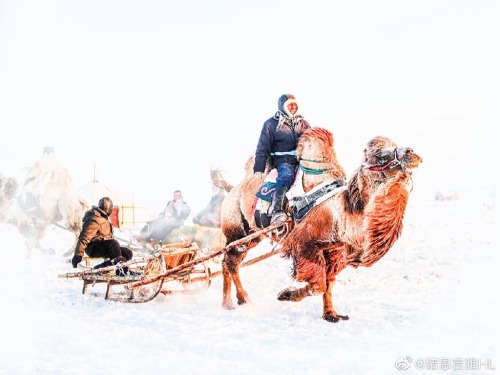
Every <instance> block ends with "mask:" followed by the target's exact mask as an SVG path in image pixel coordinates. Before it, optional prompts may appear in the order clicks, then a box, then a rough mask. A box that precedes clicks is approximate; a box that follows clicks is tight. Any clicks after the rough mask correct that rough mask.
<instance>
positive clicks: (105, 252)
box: [71, 197, 134, 276]
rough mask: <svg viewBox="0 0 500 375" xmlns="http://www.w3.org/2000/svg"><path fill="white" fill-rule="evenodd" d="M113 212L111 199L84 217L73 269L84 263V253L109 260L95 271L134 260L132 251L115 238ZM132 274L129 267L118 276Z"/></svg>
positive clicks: (118, 273) (119, 272) (123, 268)
mask: <svg viewBox="0 0 500 375" xmlns="http://www.w3.org/2000/svg"><path fill="white" fill-rule="evenodd" d="M112 212H113V201H112V200H111V199H110V198H109V197H103V198H101V199H100V200H99V203H98V205H97V207H95V206H93V207H92V208H91V209H90V210H88V211H87V212H86V213H85V215H84V216H83V227H82V230H81V232H80V235H79V236H78V242H77V243H76V247H75V254H74V256H73V259H72V260H71V263H72V265H73V268H76V267H77V266H78V263H80V262H81V261H82V257H83V255H84V253H86V254H87V255H88V256H89V257H91V258H109V260H107V261H105V262H103V263H101V264H98V265H96V266H95V267H94V269H98V268H103V267H108V266H112V265H116V264H118V263H121V262H125V261H128V260H130V259H132V257H133V255H134V254H133V252H132V250H130V249H128V248H126V247H123V246H120V243H119V242H118V241H117V240H115V239H114V238H113V225H112V223H111V220H110V216H111V214H112ZM131 273H132V272H131V271H129V270H128V269H127V267H122V268H118V269H117V275H119V276H125V275H127V274H131Z"/></svg>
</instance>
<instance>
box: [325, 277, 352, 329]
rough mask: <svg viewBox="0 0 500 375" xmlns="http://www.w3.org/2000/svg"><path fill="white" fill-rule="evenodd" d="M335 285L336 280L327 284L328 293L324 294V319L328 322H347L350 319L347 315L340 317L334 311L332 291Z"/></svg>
mask: <svg viewBox="0 0 500 375" xmlns="http://www.w3.org/2000/svg"><path fill="white" fill-rule="evenodd" d="M334 285H335V280H332V281H328V282H327V288H326V292H325V293H323V319H325V320H326V321H328V322H333V323H336V322H338V321H339V320H347V319H349V317H348V316H347V315H339V314H337V312H336V311H335V310H334V309H333V300H332V291H333V286H334Z"/></svg>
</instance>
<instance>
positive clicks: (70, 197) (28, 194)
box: [4, 154, 90, 258]
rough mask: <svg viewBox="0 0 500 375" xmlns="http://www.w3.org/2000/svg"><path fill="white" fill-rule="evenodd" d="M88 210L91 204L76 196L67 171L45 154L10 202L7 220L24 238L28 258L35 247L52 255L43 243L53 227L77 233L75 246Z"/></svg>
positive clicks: (27, 175) (52, 156)
mask: <svg viewBox="0 0 500 375" xmlns="http://www.w3.org/2000/svg"><path fill="white" fill-rule="evenodd" d="M89 208H90V206H89V204H88V203H87V202H86V201H85V200H84V199H82V198H80V197H78V196H77V194H76V190H75V189H74V187H73V180H72V177H71V175H70V173H69V171H68V170H67V168H66V167H64V166H62V165H61V164H60V162H59V161H58V160H57V158H56V156H55V155H54V154H44V155H43V156H42V157H41V158H40V159H39V160H38V161H36V162H35V164H34V165H33V166H32V167H31V168H30V169H29V170H28V172H27V174H26V178H25V180H24V182H23V183H22V184H20V185H19V188H18V190H17V194H16V195H15V196H14V197H12V198H11V199H10V203H9V204H8V208H7V209H5V211H4V217H5V219H6V220H7V221H8V222H9V223H10V224H12V225H14V226H16V227H17V228H18V231H19V233H20V234H21V235H22V236H23V237H24V238H25V243H26V249H27V257H28V258H29V257H31V253H32V250H33V249H34V248H38V249H39V250H40V251H42V252H44V253H53V250H50V249H44V248H43V247H42V246H41V244H40V240H41V239H42V238H44V236H45V234H46V230H47V229H48V228H49V226H51V225H56V226H58V227H61V228H64V229H66V230H69V231H71V232H72V233H74V234H75V243H76V240H77V235H78V233H79V232H80V230H81V225H82V217H83V214H84V213H85V211H86V210H88V209H89ZM72 246H74V244H73V245H72Z"/></svg>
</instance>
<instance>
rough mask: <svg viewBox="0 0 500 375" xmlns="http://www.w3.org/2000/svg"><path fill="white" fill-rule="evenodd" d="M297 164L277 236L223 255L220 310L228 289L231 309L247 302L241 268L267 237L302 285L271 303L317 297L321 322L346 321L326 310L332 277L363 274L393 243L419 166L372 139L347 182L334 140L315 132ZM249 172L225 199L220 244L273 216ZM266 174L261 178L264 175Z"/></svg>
mask: <svg viewBox="0 0 500 375" xmlns="http://www.w3.org/2000/svg"><path fill="white" fill-rule="evenodd" d="M297 159H298V161H299V169H298V173H297V176H296V178H295V183H294V185H293V186H292V188H291V189H290V191H289V192H288V193H287V197H288V202H287V205H286V210H287V213H288V216H289V218H288V220H287V221H286V222H285V223H284V226H283V227H281V230H280V231H276V230H273V231H269V232H267V233H266V234H263V235H262V236H259V237H257V238H252V239H251V240H250V241H248V242H246V244H245V245H242V246H238V247H235V248H233V249H231V250H229V251H228V252H226V253H225V254H224V258H223V261H222V275H223V292H222V293H223V296H222V305H223V307H224V308H226V309H234V305H233V301H232V297H231V287H232V283H234V285H235V287H236V298H237V302H238V304H245V303H247V302H248V301H249V296H248V293H247V292H246V290H245V289H244V287H243V285H242V282H241V279H240V275H239V269H240V265H241V263H242V261H243V260H244V259H245V257H246V255H247V253H248V251H249V250H250V249H252V248H253V247H255V246H256V245H257V244H258V243H259V242H260V241H261V240H262V239H264V238H266V237H269V238H271V239H272V240H273V241H275V242H279V243H280V245H281V248H280V253H281V254H282V256H283V257H284V258H288V259H292V264H293V271H292V277H293V278H294V279H295V280H296V281H299V282H306V283H307V285H306V286H304V287H302V288H298V289H294V288H286V289H285V290H283V291H282V292H280V293H279V294H278V299H279V300H282V301H300V300H302V299H303V298H304V297H307V296H314V295H322V297H323V319H325V320H327V321H329V322H337V321H339V320H346V319H348V317H347V316H345V315H339V314H338V313H337V312H336V311H335V310H334V308H333V302H332V289H333V285H334V282H335V277H336V275H337V274H338V273H339V272H341V271H342V270H343V269H344V268H345V267H347V266H352V267H358V266H365V267H370V266H371V265H373V264H374V263H375V262H376V261H377V260H379V259H380V258H381V257H382V256H384V255H385V254H386V253H387V251H388V250H389V249H390V248H391V247H392V246H393V244H394V242H395V241H396V240H397V239H398V238H399V236H400V235H401V231H402V228H403V216H404V212H405V209H406V205H407V203H408V196H409V189H408V188H409V182H411V176H412V170H413V169H414V168H416V167H418V165H419V164H420V163H421V162H422V158H421V157H420V156H419V155H417V154H416V153H414V152H413V150H412V149H411V148H409V147H398V146H397V144H396V143H395V142H394V141H392V140H391V139H389V138H387V137H383V136H377V137H375V138H373V139H372V140H370V141H369V142H368V144H367V146H366V148H365V150H364V156H363V160H362V163H361V165H360V166H359V167H358V169H357V170H356V171H355V173H354V174H353V175H352V176H351V177H350V178H349V180H348V181H346V174H345V172H344V169H343V168H342V166H340V164H339V163H338V161H337V156H336V153H335V149H334V138H333V134H332V133H331V132H330V131H328V130H326V129H324V128H319V127H314V128H311V129H308V130H306V131H305V132H304V134H303V135H302V137H301V138H300V140H299V143H298V146H297ZM252 165H253V158H250V159H249V160H248V161H247V163H246V174H245V176H244V178H243V180H242V181H241V182H240V183H239V184H237V185H235V186H234V187H233V188H232V189H231V190H230V191H229V193H228V195H227V197H226V199H225V200H224V202H223V204H222V212H221V220H222V225H221V229H222V231H223V233H224V235H225V237H226V239H227V243H231V242H233V241H236V240H240V239H242V238H244V237H246V236H248V235H250V234H251V233H252V232H255V231H256V230H258V229H259V228H262V227H266V226H267V225H269V213H270V212H272V210H270V209H269V206H270V204H271V203H270V202H269V199H268V198H266V197H265V195H268V194H265V193H269V190H271V189H272V185H271V184H268V183H264V185H263V186H262V180H260V179H258V178H256V177H255V176H254V175H253V171H252V168H251V166H252ZM270 174H271V176H272V173H271V171H270V170H266V175H267V176H269V175H270ZM267 182H268V181H267ZM259 196H260V197H259ZM270 228H271V227H270Z"/></svg>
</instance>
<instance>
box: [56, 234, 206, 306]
mask: <svg viewBox="0 0 500 375" xmlns="http://www.w3.org/2000/svg"><path fill="white" fill-rule="evenodd" d="M199 250H200V249H199V247H198V245H197V244H196V243H191V242H190V241H189V242H182V243H175V244H167V245H163V246H162V247H161V249H160V250H159V251H157V252H156V254H154V255H151V256H149V257H145V258H139V259H135V260H132V261H129V262H126V263H123V266H126V267H128V268H129V269H130V270H131V271H133V272H134V273H135V275H134V276H116V270H117V268H118V267H119V266H120V265H118V266H110V267H105V268H101V269H98V270H89V271H83V272H80V273H77V274H80V275H79V277H80V279H81V280H82V281H83V288H82V294H85V293H86V292H87V290H88V287H89V286H91V287H93V286H94V285H95V284H106V292H105V295H104V298H105V299H106V300H112V301H120V302H132V303H141V302H148V301H151V300H152V299H153V298H155V297H156V296H157V295H158V294H160V293H162V294H172V293H184V294H192V293H198V292H201V291H204V290H206V289H207V288H208V287H209V286H210V267H209V266H208V261H204V262H201V264H195V265H193V266H191V267H186V268H184V269H182V270H181V271H179V272H175V273H172V274H171V275H169V276H165V277H162V278H160V279H158V280H156V281H154V282H149V280H150V279H151V278H153V277H156V276H158V275H161V274H163V273H166V272H168V271H169V270H171V269H173V268H175V267H178V266H179V265H182V264H185V263H187V262H192V261H194V260H195V259H196V258H197V256H198V254H199ZM85 260H86V265H87V267H90V266H91V262H92V261H93V259H89V258H87V259H85ZM64 276H65V275H62V277H64ZM60 277H61V276H60ZM134 282H144V283H145V284H144V285H140V286H136V287H133V286H131V285H132V283H134ZM115 286H120V287H121V288H120V289H121V290H120V292H119V293H114V292H113V287H115Z"/></svg>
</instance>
